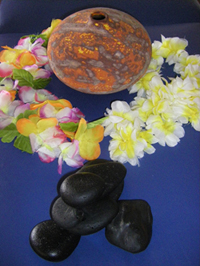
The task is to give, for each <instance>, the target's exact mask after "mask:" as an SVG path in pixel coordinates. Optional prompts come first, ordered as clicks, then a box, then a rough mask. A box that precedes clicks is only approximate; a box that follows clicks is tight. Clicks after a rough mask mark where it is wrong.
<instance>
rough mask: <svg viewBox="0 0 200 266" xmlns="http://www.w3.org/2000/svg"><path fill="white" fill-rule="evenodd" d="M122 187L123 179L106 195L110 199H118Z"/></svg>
mask: <svg viewBox="0 0 200 266" xmlns="http://www.w3.org/2000/svg"><path fill="white" fill-rule="evenodd" d="M123 189H124V180H123V181H122V182H121V183H120V184H119V185H118V186H117V187H116V188H115V189H114V190H113V191H112V192H111V193H110V194H109V195H108V197H109V198H110V199H113V200H118V199H119V197H120V196H121V194H122V191H123Z"/></svg>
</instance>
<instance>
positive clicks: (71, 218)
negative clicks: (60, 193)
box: [50, 197, 84, 229]
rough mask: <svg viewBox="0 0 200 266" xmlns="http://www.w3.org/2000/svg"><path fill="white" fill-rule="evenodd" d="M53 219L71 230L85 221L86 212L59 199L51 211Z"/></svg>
mask: <svg viewBox="0 0 200 266" xmlns="http://www.w3.org/2000/svg"><path fill="white" fill-rule="evenodd" d="M50 215H51V218H52V219H53V220H54V221H55V222H56V223H57V224H58V225H59V226H60V227H62V228H64V229H69V228H71V227H73V226H75V225H77V224H78V223H79V222H80V221H82V220H83V219H84V212H83V211H82V210H79V209H76V208H74V207H72V206H70V205H68V204H66V203H65V202H64V201H63V200H62V198H61V197H59V198H57V199H56V200H55V201H54V202H53V204H52V206H51V209H50Z"/></svg>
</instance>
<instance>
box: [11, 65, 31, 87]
mask: <svg viewBox="0 0 200 266" xmlns="http://www.w3.org/2000/svg"><path fill="white" fill-rule="evenodd" d="M13 78H14V79H16V80H18V81H19V83H18V85H19V86H21V87H22V86H28V87H33V85H34V84H33V76H32V75H31V73H30V72H28V71H26V70H25V69H16V68H15V69H13Z"/></svg>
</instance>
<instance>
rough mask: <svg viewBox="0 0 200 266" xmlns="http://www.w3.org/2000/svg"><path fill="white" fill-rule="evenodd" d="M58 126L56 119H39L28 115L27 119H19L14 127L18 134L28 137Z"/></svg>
mask: <svg viewBox="0 0 200 266" xmlns="http://www.w3.org/2000/svg"><path fill="white" fill-rule="evenodd" d="M57 124H58V121H57V119H56V118H44V119H41V118H40V117H39V116H37V115H30V116H29V119H27V118H21V119H19V120H18V121H17V123H16V127H17V130H18V132H19V133H20V134H21V135H23V136H26V137H28V136H29V135H30V134H31V133H34V134H39V133H41V132H43V131H44V130H46V129H47V128H49V127H54V126H56V125H57Z"/></svg>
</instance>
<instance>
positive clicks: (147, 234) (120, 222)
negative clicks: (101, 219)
mask: <svg viewBox="0 0 200 266" xmlns="http://www.w3.org/2000/svg"><path fill="white" fill-rule="evenodd" d="M118 205H119V212H118V214H117V215H116V217H115V218H114V219H113V220H112V222H111V223H110V224H109V225H107V226H106V230H105V235H106V238H107V240H108V241H109V242H110V243H111V244H113V245H115V246H117V247H119V248H122V249H124V250H126V251H129V252H131V253H138V252H141V251H143V250H145V249H146V248H147V246H148V244H149V242H150V240H151V235H152V223H153V217H152V213H151V208H150V206H149V204H148V203H147V202H146V201H144V200H121V201H118Z"/></svg>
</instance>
